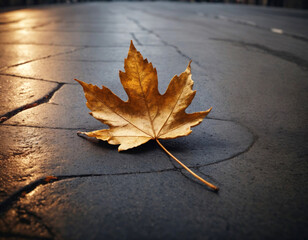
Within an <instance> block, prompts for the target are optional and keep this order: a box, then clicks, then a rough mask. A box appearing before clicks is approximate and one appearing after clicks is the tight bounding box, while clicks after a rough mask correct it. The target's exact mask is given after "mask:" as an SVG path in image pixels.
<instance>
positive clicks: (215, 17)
mask: <svg viewBox="0 0 308 240" xmlns="http://www.w3.org/2000/svg"><path fill="white" fill-rule="evenodd" d="M127 8H129V9H131V10H135V11H139V12H142V13H147V14H149V15H152V16H155V17H159V18H164V19H167V20H172V21H176V22H184V23H191V24H195V25H199V26H202V27H204V25H203V24H202V23H200V22H198V21H193V20H188V19H182V18H179V17H173V16H166V15H163V14H159V13H153V12H150V11H148V10H147V9H140V8H136V7H131V6H127ZM195 14H197V15H200V12H195ZM201 14H202V16H203V17H205V18H211V19H213V18H212V17H210V16H209V15H207V14H203V13H201ZM214 19H218V20H225V21H227V22H231V23H235V24H241V25H245V26H249V27H255V28H258V29H261V30H265V31H270V32H272V33H273V28H266V27H262V26H260V25H257V24H256V23H254V22H251V21H245V20H239V19H232V18H228V17H225V16H222V15H215V16H214ZM280 34H281V35H284V36H287V37H291V38H294V39H297V40H301V41H304V42H308V38H307V37H305V36H302V35H297V34H293V33H288V32H282V33H280Z"/></svg>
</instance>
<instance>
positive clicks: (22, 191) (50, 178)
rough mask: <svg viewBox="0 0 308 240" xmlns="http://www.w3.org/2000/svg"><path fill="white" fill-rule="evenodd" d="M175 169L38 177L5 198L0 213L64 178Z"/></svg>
mask: <svg viewBox="0 0 308 240" xmlns="http://www.w3.org/2000/svg"><path fill="white" fill-rule="evenodd" d="M170 171H177V169H175V168H167V169H163V170H158V171H137V172H123V173H109V174H108V173H101V174H100V173H97V174H76V175H58V176H46V177H43V178H40V179H38V180H36V181H33V182H31V183H29V184H27V185H26V186H24V187H22V188H21V189H19V190H18V191H16V192H15V193H13V194H12V195H11V196H9V197H8V198H6V199H5V200H4V201H2V202H1V203H0V215H1V214H3V213H5V212H6V211H7V210H9V209H10V207H11V206H12V205H13V204H14V203H15V202H17V201H18V200H19V199H20V198H22V197H24V196H25V195H26V194H27V193H30V192H32V191H33V190H35V189H36V188H37V187H39V186H41V185H46V184H50V183H53V182H57V181H62V180H66V179H74V178H88V177H105V176H123V175H134V174H149V173H161V172H170Z"/></svg>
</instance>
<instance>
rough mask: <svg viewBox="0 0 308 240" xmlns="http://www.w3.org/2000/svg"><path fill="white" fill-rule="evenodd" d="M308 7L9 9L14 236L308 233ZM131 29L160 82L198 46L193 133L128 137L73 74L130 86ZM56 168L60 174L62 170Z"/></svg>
mask: <svg viewBox="0 0 308 240" xmlns="http://www.w3.org/2000/svg"><path fill="white" fill-rule="evenodd" d="M307 26H308V13H307V12H303V11H298V10H285V9H267V8H257V7H248V6H235V5H220V4H189V3H175V2H173V3H167V2H164V3H162V2H156V3H140V2H138V3H136V2H135V3H133V2H130V3H129V2H106V3H86V4H67V5H49V6H43V7H34V8H28V9H21V10H17V11H9V12H2V13H1V14H0V101H1V106H0V121H1V124H0V139H1V140H0V141H1V144H0V160H1V161H0V201H1V203H0V239H307V238H308V230H307V226H308V219H307V218H308V205H307V202H308V191H307V183H308V176H307V173H308V164H307V146H308V142H307V129H308V128H307V123H308V104H307V103H308V94H307V90H308V81H307V77H308V72H307V70H308V48H307V42H308V28H307ZM130 40H133V41H134V43H135V46H136V47H137V49H138V50H139V51H141V53H142V54H143V56H144V57H146V58H148V59H149V61H151V62H152V63H153V65H154V66H155V67H156V68H157V71H158V81H159V89H160V92H161V93H163V92H164V91H165V89H166V87H167V86H168V83H169V81H170V79H171V78H172V77H173V75H174V74H179V73H181V72H183V71H184V70H185V68H186V66H187V64H188V62H189V60H190V59H192V61H193V62H192V77H193V79H194V81H195V85H194V89H196V90H197V94H196V97H195V99H194V101H193V103H192V105H191V106H190V107H189V112H194V111H200V110H205V109H208V108H209V107H213V110H212V112H211V113H210V115H209V117H208V118H207V119H205V120H204V121H203V123H202V124H201V125H199V126H197V127H195V128H193V132H192V134H191V135H189V136H187V137H183V138H178V139H173V140H165V141H162V143H163V144H164V145H165V147H166V148H167V149H168V150H169V151H170V152H172V153H173V154H174V155H175V156H177V157H178V158H179V159H180V160H181V161H182V162H183V163H184V164H186V165H187V166H189V167H191V168H192V169H193V170H194V171H195V172H196V173H198V174H200V176H202V177H203V178H205V179H206V180H208V181H210V182H212V183H214V184H215V185H217V186H219V187H220V191H219V192H218V193H215V192H213V191H210V190H209V189H208V188H206V187H205V186H204V185H202V184H200V183H199V182H198V181H196V180H195V179H194V178H192V177H191V176H190V175H189V174H188V173H187V172H186V171H185V170H184V169H182V168H181V167H180V166H179V165H178V164H176V163H175V162H173V160H172V159H171V158H170V157H169V156H168V155H166V154H165V153H164V152H163V151H162V150H161V149H160V148H159V147H158V145H157V144H156V143H155V142H153V141H152V142H149V143H147V144H144V145H143V146H140V147H138V148H135V149H132V150H129V151H126V152H123V153H118V151H117V147H116V146H112V145H109V144H107V143H105V142H101V141H95V140H92V139H90V140H86V139H83V138H80V137H78V136H77V135H76V132H77V131H80V130H81V131H83V130H86V131H88V130H93V129H101V128H105V127H106V126H103V125H102V124H101V123H100V122H98V121H97V120H95V119H94V118H92V117H91V116H90V115H89V114H88V112H89V110H88V109H87V107H86V105H85V98H84V94H83V91H82V88H81V87H80V86H79V85H78V84H77V83H76V82H75V81H74V80H73V79H74V78H78V79H80V80H84V81H86V82H90V83H93V84H97V85H99V86H101V85H105V86H107V87H109V88H110V89H111V90H112V91H113V92H114V93H116V94H117V95H118V96H120V97H121V98H122V99H123V100H125V99H127V96H126V94H125V92H124V90H123V88H122V86H121V84H120V81H119V78H118V71H119V70H123V65H124V64H123V61H124V58H125V57H126V55H127V52H128V48H129V44H130ZM48 176H54V177H48Z"/></svg>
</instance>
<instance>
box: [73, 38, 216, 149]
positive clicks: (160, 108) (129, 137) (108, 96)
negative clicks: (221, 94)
mask: <svg viewBox="0 0 308 240" xmlns="http://www.w3.org/2000/svg"><path fill="white" fill-rule="evenodd" d="M124 68H125V72H122V71H120V79H121V83H122V85H123V87H124V89H125V91H126V93H127V95H128V101H127V102H124V101H122V100H121V99H120V98H118V97H117V96H116V95H115V94H114V93H113V92H111V91H110V90H109V89H108V88H106V87H105V86H103V87H102V89H100V88H98V87H97V86H95V85H92V84H87V83H85V82H82V81H80V80H76V81H78V82H79V83H80V84H81V86H82V87H83V89H84V92H85V97H86V99H87V106H88V108H89V109H90V110H91V111H92V112H91V113H90V114H91V115H92V116H93V117H95V118H96V119H98V120H99V121H101V122H102V123H104V124H107V125H108V126H109V127H110V128H109V129H103V130H97V131H93V132H88V133H85V134H86V135H87V136H89V137H96V138H98V139H101V140H104V141H108V143H110V144H116V145H118V144H120V146H119V148H118V150H119V151H123V150H127V149H130V148H133V147H137V146H139V145H141V144H143V143H146V142H147V141H149V140H151V139H171V138H177V137H181V136H186V135H188V134H190V133H191V129H190V128H191V127H193V126H196V125H198V124H199V123H201V122H202V120H203V118H204V117H205V116H206V115H207V114H208V113H209V112H210V110H211V109H209V110H207V111H204V112H197V113H192V114H187V113H186V112H185V109H186V108H187V107H188V106H189V105H190V103H191V101H192V100H193V98H194V96H195V93H196V91H193V90H192V87H193V81H192V79H191V72H190V63H189V64H188V66H187V68H186V70H185V71H184V72H183V73H181V74H180V76H177V75H175V76H174V77H173V78H172V80H171V82H170V84H169V86H168V89H167V91H166V92H165V94H163V95H161V94H160V93H159V91H158V81H157V72H156V69H155V68H153V66H152V63H148V61H147V59H143V57H142V55H141V54H140V52H138V51H137V50H136V48H135V47H134V45H133V43H131V45H130V49H129V52H128V56H127V58H126V59H125V61H124Z"/></svg>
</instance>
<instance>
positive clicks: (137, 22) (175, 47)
mask: <svg viewBox="0 0 308 240" xmlns="http://www.w3.org/2000/svg"><path fill="white" fill-rule="evenodd" d="M127 19H128V20H130V21H132V22H134V23H135V24H136V25H137V26H138V27H139V28H140V29H141V30H143V31H146V32H148V33H149V34H153V35H154V36H156V37H157V38H158V39H159V40H160V41H161V42H162V43H163V44H164V45H165V46H169V47H172V48H173V49H174V50H175V51H176V52H177V53H178V54H179V55H181V56H182V57H184V58H186V59H187V60H189V61H190V60H192V59H191V58H190V57H189V56H188V55H186V54H185V53H183V52H182V51H181V50H180V49H179V47H178V46H176V45H174V44H171V43H169V42H167V41H165V40H164V39H162V37H161V36H160V35H159V34H158V33H156V32H154V31H153V30H151V29H148V28H146V27H144V26H143V25H142V24H141V23H140V22H139V21H138V20H137V19H134V18H131V17H127ZM193 62H194V64H196V65H197V66H198V67H201V68H204V66H202V65H201V64H200V63H199V62H198V61H195V60H193Z"/></svg>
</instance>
